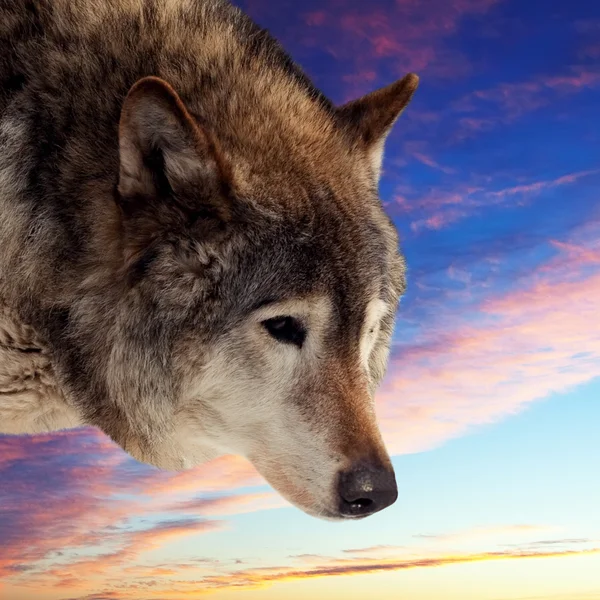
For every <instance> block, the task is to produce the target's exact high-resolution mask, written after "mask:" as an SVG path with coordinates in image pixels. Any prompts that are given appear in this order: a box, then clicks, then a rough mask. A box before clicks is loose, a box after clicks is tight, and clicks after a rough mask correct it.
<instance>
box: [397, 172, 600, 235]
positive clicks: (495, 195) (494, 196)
mask: <svg viewBox="0 0 600 600" xmlns="http://www.w3.org/2000/svg"><path fill="white" fill-rule="evenodd" d="M598 175H600V169H588V170H584V171H576V172H573V173H566V174H564V175H560V176H558V177H554V178H552V179H540V180H537V181H530V182H527V183H522V184H519V185H510V186H506V187H500V188H497V189H491V187H490V186H489V184H488V186H487V187H484V186H482V185H467V184H460V185H459V186H458V187H457V188H456V189H454V190H452V189H450V190H449V189H445V188H440V189H435V188H434V189H431V190H429V191H428V192H426V193H422V192H421V193H419V194H417V193H416V192H414V191H410V190H406V191H405V192H404V194H400V193H397V194H396V195H395V196H394V198H393V201H392V203H391V204H389V207H390V209H391V210H392V212H394V213H398V212H401V213H403V214H404V215H409V214H413V213H419V214H423V215H424V216H423V217H422V218H420V219H415V220H413V221H412V222H411V224H410V227H411V229H412V231H414V232H419V231H423V230H439V229H444V228H446V227H448V226H450V225H454V224H456V223H458V222H459V221H461V220H463V219H466V218H469V217H472V216H474V215H477V214H481V213H482V212H483V211H485V210H489V209H490V207H492V206H504V207H510V208H512V207H515V206H522V205H524V204H527V203H529V202H531V201H533V200H534V199H535V198H536V197H538V196H539V195H540V194H543V193H544V192H548V191H550V190H553V189H555V188H559V187H562V186H566V185H572V184H575V183H578V182H579V181H580V180H582V179H584V178H589V177H594V176H598Z"/></svg>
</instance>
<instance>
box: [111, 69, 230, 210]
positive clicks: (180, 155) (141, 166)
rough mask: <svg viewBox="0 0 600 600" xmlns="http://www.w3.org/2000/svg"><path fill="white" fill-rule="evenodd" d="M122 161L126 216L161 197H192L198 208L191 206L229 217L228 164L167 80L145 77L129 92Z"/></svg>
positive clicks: (124, 114) (121, 127) (122, 126)
mask: <svg viewBox="0 0 600 600" xmlns="http://www.w3.org/2000/svg"><path fill="white" fill-rule="evenodd" d="M119 159H120V173H119V185H118V191H119V194H120V196H121V204H122V208H123V209H124V211H125V213H126V214H135V212H136V211H137V210H139V209H141V210H144V207H146V206H147V204H148V203H152V201H153V200H155V199H160V200H164V199H167V198H171V199H172V198H177V199H178V200H182V199H185V198H186V197H189V198H193V202H194V205H195V206H194V207H190V208H194V209H196V210H197V209H201V208H206V209H210V210H209V212H210V213H211V214H213V215H215V216H220V217H223V218H226V216H227V215H226V213H227V212H228V211H227V203H226V202H225V201H224V198H223V194H222V190H223V182H224V181H225V179H226V178H227V169H226V166H225V164H224V160H223V159H222V157H221V154H220V152H219V150H218V148H217V145H216V142H215V140H213V139H212V137H211V136H210V135H209V133H208V132H207V131H205V130H204V129H203V128H202V127H201V126H199V125H198V123H197V122H196V120H195V119H194V118H193V117H192V116H191V115H190V113H189V112H188V110H187V109H186V107H185V105H184V104H183V102H182V101H181V99H180V98H179V96H178V95H177V92H175V90H174V89H173V88H172V87H171V86H170V85H169V84H168V83H167V82H166V81H163V80H162V79H160V78H158V77H145V78H143V79H140V80H139V81H138V82H137V83H136V84H135V85H134V86H133V87H132V88H131V90H130V91H129V93H128V94H127V97H126V98H125V101H124V103H123V107H122V110H121V119H120V122H119ZM203 203H204V206H198V204H200V205H203ZM209 205H210V206H209ZM221 213H223V214H221Z"/></svg>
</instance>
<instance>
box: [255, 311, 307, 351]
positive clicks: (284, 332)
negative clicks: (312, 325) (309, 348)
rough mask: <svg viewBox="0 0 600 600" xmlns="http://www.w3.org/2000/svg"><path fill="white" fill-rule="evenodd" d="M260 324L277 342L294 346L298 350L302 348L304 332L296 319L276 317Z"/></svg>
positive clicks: (304, 337)
mask: <svg viewBox="0 0 600 600" xmlns="http://www.w3.org/2000/svg"><path fill="white" fill-rule="evenodd" d="M262 324H263V326H264V327H265V329H266V330H267V331H268V332H269V333H270V334H271V336H272V337H274V338H275V339H276V340H277V341H278V342H283V343H284V344H295V345H296V346H298V348H302V344H303V343H304V340H305V339H306V330H305V329H304V327H303V325H302V323H300V321H298V319H294V317H276V318H274V319H267V320H266V321H263V322H262Z"/></svg>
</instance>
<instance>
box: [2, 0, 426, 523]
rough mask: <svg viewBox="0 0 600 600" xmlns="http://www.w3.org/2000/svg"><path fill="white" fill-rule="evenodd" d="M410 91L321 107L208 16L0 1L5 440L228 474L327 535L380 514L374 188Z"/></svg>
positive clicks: (118, 2)
mask: <svg viewBox="0 0 600 600" xmlns="http://www.w3.org/2000/svg"><path fill="white" fill-rule="evenodd" d="M417 84H418V77H417V76H416V75H414V74H408V75H406V76H405V77H403V78H402V79H401V80H399V81H397V82H395V83H392V84H390V85H388V86H387V87H384V88H382V89H378V90H376V91H373V92H371V93H369V94H367V95H366V96H364V97H362V98H359V99H357V100H354V101H351V102H349V103H346V104H342V105H338V106H336V105H334V104H333V103H332V102H331V101H330V100H329V99H328V98H327V97H326V96H324V95H323V93H321V92H320V91H319V90H318V89H317V88H316V87H315V86H314V85H313V83H311V81H310V80H309V78H308V77H307V76H306V75H305V74H304V72H303V71H302V70H301V68H300V67H299V66H298V65H297V64H296V63H294V62H293V60H292V59H291V58H290V57H289V55H288V54H286V53H285V51H284V50H283V49H282V47H281V46H280V45H279V43H278V42H277V41H276V40H275V39H274V38H273V37H271V35H270V34H269V33H268V32H267V31H266V30H264V29H262V28H260V27H259V26H258V25H256V24H255V23H254V22H252V21H251V20H250V19H249V18H248V17H247V16H245V14H244V13H242V12H241V11H240V10H239V9H238V8H236V7H234V6H233V5H231V4H230V3H228V2H226V1H225V0H94V1H93V2H92V1H90V0H0V431H1V432H3V433H8V434H23V433H25V434H33V433H37V432H43V431H53V430H57V429H63V428H70V427H80V426H93V427H97V428H99V429H100V430H102V431H103V432H104V433H105V434H106V435H108V436H110V438H112V440H114V441H115V442H116V443H117V444H119V445H120V446H121V447H122V448H123V449H124V450H125V451H126V452H128V453H130V454H131V455H132V456H133V457H134V458H136V459H138V460H139V461H143V462H146V463H149V464H152V465H156V466H157V467H159V468H163V469H175V470H179V469H187V468H191V467H193V466H195V465H198V464H200V463H202V462H204V461H207V460H210V459H212V458H214V457H217V456H220V455H223V454H238V455H241V456H243V457H246V458H247V459H248V460H249V461H250V462H251V463H252V464H253V465H254V466H255V467H256V469H257V470H258V472H259V473H260V474H262V476H264V478H265V479H266V480H267V482H269V483H270V484H271V485H272V486H273V487H274V488H275V489H276V490H277V491H278V492H279V493H280V494H281V495H282V496H283V497H284V498H286V499H287V500H288V501H289V502H290V503H292V504H293V505H295V506H297V507H298V508H300V509H301V510H303V511H304V512H306V513H308V514H309V515H313V516H315V517H319V518H323V519H328V520H343V519H356V518H363V517H366V516H368V515H371V514H373V513H375V512H377V511H379V510H381V509H384V508H386V507H388V506H390V505H391V504H393V503H394V501H395V500H396V498H397V495H398V492H397V484H396V479H395V475H394V470H393V467H392V464H391V461H390V458H389V455H388V453H387V451H386V448H385V445H384V442H383V440H382V436H381V433H380V431H379V428H378V422H377V416H376V413H375V405H374V399H373V398H374V393H375V391H376V389H377V387H378V385H379V383H380V382H381V380H382V378H383V376H384V374H385V371H386V366H387V362H388V354H389V349H390V340H391V336H392V331H393V327H394V319H395V314H396V310H397V308H398V302H399V299H400V297H401V296H402V294H403V292H404V289H405V272H406V267H405V260H404V258H403V255H402V253H401V251H400V249H399V242H398V233H397V231H396V229H395V227H394V226H393V224H392V222H391V220H390V219H389V217H388V216H387V215H386V214H385V212H384V210H383V208H382V203H381V201H380V199H379V196H378V182H379V178H380V172H381V166H382V160H383V151H384V143H385V139H386V137H387V135H388V134H389V132H390V130H391V128H392V126H393V125H394V123H395V122H396V120H397V119H398V117H399V116H400V114H401V113H402V111H403V110H404V108H405V107H406V105H407V104H408V102H409V101H410V99H411V97H412V95H413V93H414V92H415V89H416V87H417Z"/></svg>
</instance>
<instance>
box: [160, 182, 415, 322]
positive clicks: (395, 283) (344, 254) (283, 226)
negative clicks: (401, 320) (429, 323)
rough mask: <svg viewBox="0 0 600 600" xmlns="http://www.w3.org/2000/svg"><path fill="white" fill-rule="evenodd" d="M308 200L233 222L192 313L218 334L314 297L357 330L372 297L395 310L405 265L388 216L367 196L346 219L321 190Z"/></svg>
mask: <svg viewBox="0 0 600 600" xmlns="http://www.w3.org/2000/svg"><path fill="white" fill-rule="evenodd" d="M311 198H312V202H304V203H303V204H302V207H301V208H300V209H299V208H298V206H296V210H294V211H291V213H290V214H286V213H282V214H278V215H270V214H266V215H265V214H261V213H258V214H253V213H250V214H249V215H248V214H246V218H247V221H246V222H240V223H238V224H237V226H236V225H233V227H234V228H235V229H236V231H235V232H234V233H233V234H232V235H231V236H230V238H229V239H228V240H227V241H226V242H224V244H223V248H222V249H220V250H219V249H217V250H216V252H217V253H218V256H217V257H216V258H215V260H214V261H212V262H210V263H209V265H208V266H207V267H206V268H203V267H200V272H201V278H202V280H203V282H204V285H206V287H205V288H204V289H203V293H202V295H201V296H199V297H198V303H197V307H196V309H195V310H194V311H193V312H194V313H195V314H196V315H197V317H198V318H202V319H206V318H209V319H210V321H211V322H212V324H213V325H214V326H215V330H220V327H219V323H221V324H222V325H223V326H226V325H231V324H232V323H235V322H237V321H238V320H239V319H244V318H245V317H246V316H247V315H248V314H249V313H250V312H251V311H252V310H254V309H256V308H257V307H259V306H261V305H264V304H267V303H273V302H279V301H282V300H302V299H310V298H314V297H319V296H321V297H326V298H328V300H329V302H330V303H331V306H332V307H333V308H334V310H333V313H332V314H331V317H332V318H333V319H334V320H335V321H338V322H339V323H338V324H339V325H340V326H341V325H343V324H344V323H345V324H346V325H347V326H349V324H350V323H352V324H359V325H360V324H361V323H362V322H363V321H364V318H365V312H366V310H367V306H368V305H369V303H371V302H372V301H373V300H375V299H380V300H382V301H383V302H384V303H385V304H386V305H388V306H389V309H390V310H395V308H396V304H397V301H398V298H399V297H400V295H401V294H402V293H403V292H404V285H405V283H404V281H405V279H404V278H405V265H404V259H403V256H402V254H401V252H400V251H399V249H398V246H397V241H398V237H397V233H396V230H395V228H394V227H393V225H392V224H391V222H390V221H389V219H388V218H387V216H386V215H385V213H383V211H381V210H380V209H379V208H378V207H376V206H370V202H369V200H367V199H365V200H364V204H365V206H364V207H363V210H362V211H360V214H348V212H347V211H346V210H343V209H340V206H339V204H340V202H341V200H340V199H337V198H336V197H335V193H334V191H333V190H331V189H328V188H326V187H324V186H319V188H318V189H313V190H312V193H311ZM240 202H243V200H240ZM195 260H199V259H198V258H197V257H196V259H195ZM193 261H194V259H192V262H191V263H190V261H189V258H188V260H187V262H188V266H190V267H191V268H192V269H194V264H193ZM159 268H160V267H159ZM194 270H196V269H194ZM193 320H194V319H193ZM349 333H350V331H349ZM355 333H358V332H355Z"/></svg>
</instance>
